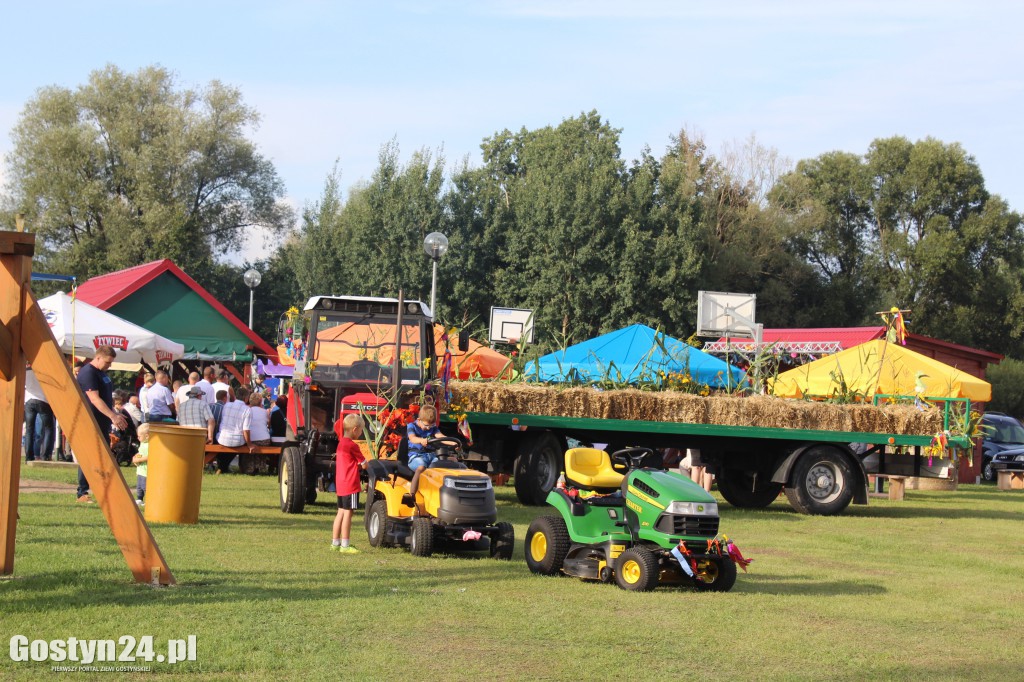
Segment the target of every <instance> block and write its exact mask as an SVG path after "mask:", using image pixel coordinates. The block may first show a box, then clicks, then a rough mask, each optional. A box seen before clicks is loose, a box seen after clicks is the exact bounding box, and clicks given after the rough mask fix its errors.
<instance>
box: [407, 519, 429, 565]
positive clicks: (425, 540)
mask: <svg viewBox="0 0 1024 682" xmlns="http://www.w3.org/2000/svg"><path fill="white" fill-rule="evenodd" d="M410 541H411V544H410V545H409V551H411V552H412V554H413V556H430V555H431V554H433V553H434V524H433V523H431V521H430V519H427V518H423V517H422V516H417V517H416V518H415V519H413V520H412V535H411V538H410Z"/></svg>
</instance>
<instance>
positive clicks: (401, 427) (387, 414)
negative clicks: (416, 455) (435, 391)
mask: <svg viewBox="0 0 1024 682" xmlns="http://www.w3.org/2000/svg"><path fill="white" fill-rule="evenodd" d="M419 414H420V406H419V405H409V406H408V407H396V408H394V409H385V410H382V411H381V412H380V413H379V414H378V415H377V419H378V420H379V422H380V424H381V426H382V427H383V432H384V438H383V440H382V441H381V444H382V445H383V447H384V450H385V451H386V452H387V453H388V454H389V455H390V454H392V453H394V452H396V451H397V450H398V446H399V444H401V442H402V438H403V437H404V436H405V433H406V428H407V427H408V426H409V424H412V423H413V422H414V421H416V418H417V417H418V416H419Z"/></svg>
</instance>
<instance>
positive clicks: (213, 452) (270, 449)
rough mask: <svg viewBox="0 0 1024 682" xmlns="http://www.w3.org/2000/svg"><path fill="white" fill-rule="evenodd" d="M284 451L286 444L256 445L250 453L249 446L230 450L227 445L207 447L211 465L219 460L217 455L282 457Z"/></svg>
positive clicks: (209, 445)
mask: <svg viewBox="0 0 1024 682" xmlns="http://www.w3.org/2000/svg"><path fill="white" fill-rule="evenodd" d="M283 449H284V443H280V444H273V445H254V446H252V451H251V452H250V451H249V447H248V446H247V445H240V446H238V447H237V448H229V447H227V446H226V445H219V444H217V443H209V444H207V446H206V464H209V463H210V462H212V461H213V460H215V459H216V458H217V455H222V454H225V453H228V452H230V453H232V454H235V455H278V456H280V455H281V451H282V450H283Z"/></svg>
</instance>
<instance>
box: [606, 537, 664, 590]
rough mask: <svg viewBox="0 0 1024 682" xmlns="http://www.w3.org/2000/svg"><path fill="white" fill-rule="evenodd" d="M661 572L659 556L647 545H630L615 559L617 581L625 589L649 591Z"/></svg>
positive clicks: (656, 584) (656, 583)
mask: <svg viewBox="0 0 1024 682" xmlns="http://www.w3.org/2000/svg"><path fill="white" fill-rule="evenodd" d="M660 573H661V572H660V571H659V570H658V557H656V556H655V555H654V552H652V551H651V550H649V549H647V548H646V547H630V548H629V549H627V550H626V551H625V552H623V553H622V554H620V555H619V558H618V559H616V560H615V582H616V583H618V585H619V587H621V588H622V589H624V590H631V591H633V592H649V591H650V590H653V589H654V588H655V587H657V586H658V576H659V575H660Z"/></svg>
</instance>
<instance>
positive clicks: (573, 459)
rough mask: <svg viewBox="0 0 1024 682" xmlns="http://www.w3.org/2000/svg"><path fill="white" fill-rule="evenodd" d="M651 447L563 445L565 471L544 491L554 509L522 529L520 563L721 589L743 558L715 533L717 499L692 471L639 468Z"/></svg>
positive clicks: (636, 586)
mask: <svg viewBox="0 0 1024 682" xmlns="http://www.w3.org/2000/svg"><path fill="white" fill-rule="evenodd" d="M651 454H652V451H651V449H650V448H628V449H625V450H619V451H617V452H615V453H613V454H612V455H610V456H609V454H608V453H607V452H604V451H602V450H595V449H592V448H574V449H571V450H568V451H567V452H566V453H565V472H564V474H563V478H564V479H565V480H564V484H563V482H562V481H563V479H559V485H557V486H556V487H555V488H554V489H553V490H552V491H551V492H550V493H549V494H548V496H547V503H548V504H550V505H551V506H552V507H554V508H555V510H556V511H557V512H558V514H557V515H552V516H541V517H539V518H537V519H535V520H534V521H533V523H531V524H530V528H529V530H528V531H527V532H526V542H525V545H524V546H525V550H526V563H527V565H528V566H529V567H530V570H531V571H533V572H534V573H540V574H544V575H555V574H558V573H565V574H567V575H571V576H577V577H579V578H583V579H587V580H600V581H602V582H606V583H607V582H611V581H612V580H614V581H615V582H616V583H617V584H618V585H619V587H621V588H622V589H625V590H635V591H646V590H652V589H654V588H655V587H657V586H658V585H668V584H676V585H684V586H685V585H689V586H693V587H696V588H697V589H699V590H711V591H716V592H726V591H728V590H730V589H732V586H733V585H734V584H735V583H736V565H737V561H738V562H740V564H741V565H742V566H743V567H744V569H745V568H746V564H747V563H749V561H748V560H747V559H744V558H743V556H742V555H741V554H740V553H739V550H738V549H737V548H736V547H735V545H733V544H732V543H731V542H730V541H729V540H728V538H725V537H722V536H719V534H718V504H717V503H716V502H715V499H714V498H713V497H712V496H711V495H710V494H708V493H707V492H706V491H705V490H704V489H703V488H701V487H700V486H698V485H697V484H696V483H694V482H692V481H691V480H690V479H688V478H685V477H683V476H680V475H679V474H676V473H672V472H669V471H662V470H658V469H653V468H642V467H643V463H644V461H645V458H647V457H650V456H651Z"/></svg>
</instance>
